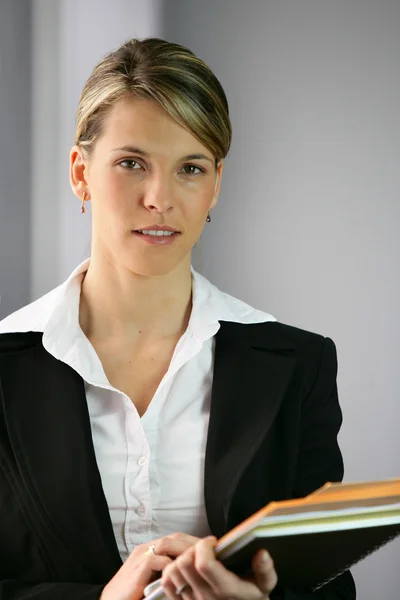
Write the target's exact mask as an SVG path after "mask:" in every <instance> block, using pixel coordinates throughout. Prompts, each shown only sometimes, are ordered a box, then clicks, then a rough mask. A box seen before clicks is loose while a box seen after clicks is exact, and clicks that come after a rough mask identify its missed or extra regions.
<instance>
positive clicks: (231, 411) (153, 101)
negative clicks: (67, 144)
mask: <svg viewBox="0 0 400 600" xmlns="http://www.w3.org/2000/svg"><path fill="white" fill-rule="evenodd" d="M230 142H231V125H230V121H229V114H228V104H227V101H226V97H225V94H224V92H223V90H222V88H221V85H220V84H219V82H218V80H217V79H216V77H215V76H214V74H213V73H212V72H211V71H210V70H209V68H208V67H207V66H206V65H205V64H204V63H203V62H202V61H201V60H199V59H198V58H197V57H195V56H194V55H193V53H192V52H190V51H189V50H188V49H186V48H184V47H182V46H179V45H177V44H171V43H168V42H166V41H163V40H159V39H146V40H143V41H138V40H135V39H133V40H130V41H128V42H127V43H125V44H124V45H122V46H121V47H120V48H119V49H118V50H117V51H115V52H113V53H111V54H109V55H108V56H106V57H105V58H104V60H102V61H101V62H100V63H99V64H98V65H97V67H96V68H95V69H94V71H93V73H92V75H91V76H90V78H89V79H88V81H87V83H86V85H85V87H84V89H83V91H82V95H81V99H80V103H79V108H78V116H77V127H76V139H75V145H74V147H73V149H72V151H71V155H70V179H71V185H72V189H73V191H74V193H75V195H76V196H77V197H78V198H79V199H80V201H81V210H82V212H85V206H86V202H88V201H91V206H92V249H91V258H90V260H87V261H85V262H84V263H82V264H81V265H79V266H78V267H77V269H76V270H75V271H74V272H73V273H72V274H71V276H70V277H69V278H68V280H67V281H66V282H64V283H63V284H62V285H61V286H59V287H58V288H56V289H54V290H52V291H51V292H49V293H48V294H46V295H45V296H43V297H42V298H40V299H39V300H37V301H36V302H34V303H32V304H30V305H29V306H27V307H24V308H22V309H21V310H19V311H17V312H16V313H14V314H12V315H10V316H9V317H7V318H6V319H4V320H3V321H2V323H0V333H1V335H0V381H1V388H0V389H1V395H2V402H1V403H0V406H1V413H0V427H1V437H0V440H1V443H0V507H1V510H0V515H1V516H0V539H1V547H0V600H22V599H23V598H37V600H45V599H49V600H50V599H51V600H57V599H64V598H65V599H67V598H68V599H71V598H74V599H76V600H81V599H82V600H83V599H88V600H92V599H93V600H94V599H98V598H101V600H133V599H137V598H141V597H142V595H143V590H144V587H145V586H146V585H147V584H148V583H149V582H150V581H152V580H153V579H154V577H155V576H156V574H157V573H158V572H160V571H162V578H163V585H164V589H165V592H166V594H167V596H168V598H176V597H177V595H178V596H181V597H182V598H183V599H184V600H189V599H192V598H196V599H200V598H202V599H203V598H206V599H210V600H211V599H213V598H242V599H249V600H250V599H253V598H254V599H256V598H268V597H270V598H271V599H273V598H280V599H283V598H285V599H288V598H291V599H296V600H305V599H306V598H311V597H312V598H321V599H322V598H324V599H329V600H334V599H342V600H350V599H353V598H355V591H354V584H353V581H352V578H351V575H350V574H349V573H348V572H346V573H344V574H343V575H342V576H340V577H338V578H337V579H336V580H334V581H333V582H331V583H330V584H328V585H326V586H325V587H324V588H322V589H321V590H320V591H319V592H315V593H313V594H300V593H294V592H292V591H291V590H287V589H284V588H283V587H282V586H281V585H280V583H279V582H278V583H277V581H276V573H275V571H274V568H273V563H272V560H271V557H269V556H268V554H266V553H264V554H263V553H262V552H260V553H258V554H257V555H255V557H254V559H253V570H254V576H253V578H252V579H246V580H245V579H241V578H239V577H237V576H236V575H234V574H233V573H230V572H229V571H227V570H226V569H225V568H224V567H223V566H222V565H221V564H220V563H218V562H217V561H216V560H215V555H214V551H213V548H214V546H215V542H216V537H220V536H221V535H222V534H223V533H225V532H226V531H228V530H229V529H231V528H232V527H233V526H234V525H236V524H237V523H239V522H240V521H242V520H243V519H244V518H246V517H247V516H249V515H250V514H252V513H253V512H255V511H256V510H257V509H258V508H260V507H261V506H264V505H265V504H267V503H268V502H269V501H270V500H273V499H275V500H279V499H285V498H291V497H300V496H303V495H306V494H307V493H309V492H311V491H313V490H315V489H316V488H318V487H320V486H321V485H323V484H324V483H325V482H326V481H327V480H334V481H339V480H341V478H342V476H343V463H342V457H341V453H340V451H339V448H338V445H337V433H338V430H339V428H340V424H341V411H340V408H339V404H338V400H337V391H336V355H335V347H334V345H333V342H332V341H331V340H329V339H324V338H323V337H321V336H318V335H315V334H311V333H308V332H305V331H301V330H299V329H295V328H292V327H289V326H286V325H283V324H280V323H277V322H276V320H275V319H274V318H273V317H272V316H271V315H269V314H267V313H264V312H261V311H258V310H256V309H253V308H252V307H250V306H248V305H246V304H244V303H243V302H241V301H239V300H237V299H235V298H232V297H231V296H228V295H227V294H224V293H223V292H221V291H220V290H218V289H217V288H216V287H215V286H213V285H211V283H209V282H208V281H207V280H206V279H205V278H204V277H202V276H201V275H199V274H198V273H197V272H195V271H194V270H193V269H192V268H191V251H192V248H193V246H194V244H195V243H196V241H197V240H198V239H199V236H200V234H201V232H202V229H203V226H204V224H205V222H206V221H208V222H209V221H210V220H211V218H210V211H211V209H212V208H213V207H214V206H215V204H216V202H217V200H218V195H219V191H220V186H221V177H222V171H223V165H224V158H225V156H226V155H227V153H228V150H229V146H230ZM177 532H178V533H177ZM213 536H215V537H213ZM199 538H200V539H199ZM173 558H176V560H175V561H173V560H172V559H173ZM293 559H294V560H296V557H293Z"/></svg>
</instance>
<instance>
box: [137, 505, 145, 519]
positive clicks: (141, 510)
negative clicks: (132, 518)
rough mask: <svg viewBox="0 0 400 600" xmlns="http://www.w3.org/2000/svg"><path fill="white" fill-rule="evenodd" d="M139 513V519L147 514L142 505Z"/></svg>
mask: <svg viewBox="0 0 400 600" xmlns="http://www.w3.org/2000/svg"><path fill="white" fill-rule="evenodd" d="M137 511H138V515H139V517H144V515H145V514H146V509H145V507H144V506H143V505H142V504H141V505H140V506H139V507H138V509H137Z"/></svg>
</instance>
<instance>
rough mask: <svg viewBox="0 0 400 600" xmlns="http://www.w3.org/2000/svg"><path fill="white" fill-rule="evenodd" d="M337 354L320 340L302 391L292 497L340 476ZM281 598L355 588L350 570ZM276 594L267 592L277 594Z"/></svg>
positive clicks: (339, 593) (326, 597)
mask: <svg viewBox="0 0 400 600" xmlns="http://www.w3.org/2000/svg"><path fill="white" fill-rule="evenodd" d="M336 377H337V356H336V347H335V344H334V343H333V341H332V340H331V339H329V338H325V339H324V340H323V342H322V344H321V351H320V355H319V360H318V367H317V369H316V372H315V376H313V377H310V380H311V383H310V384H309V385H308V390H307V391H306V392H305V396H304V400H303V403H302V412H301V434H300V447H299V453H298V462H297V468H296V476H295V483H294V490H293V497H303V496H306V495H307V494H310V493H311V492H313V491H314V490H316V489H318V488H319V487H321V486H322V485H324V484H325V483H326V482H327V481H331V482H338V481H342V479H343V472H344V470H343V459H342V454H341V452H340V449H339V446H338V442H337V435H338V433H339V429H340V426H341V424H342V412H341V409H340V406H339V399H338V392H337V383H336ZM281 597H282V600H283V599H284V600H354V599H355V598H356V589H355V585H354V580H353V577H352V576H351V574H350V571H346V572H345V573H343V574H342V575H340V576H338V577H337V578H336V579H334V580H333V581H331V582H330V583H328V584H326V585H325V586H323V587H322V588H321V589H320V590H317V591H316V592H312V593H306V594H304V593H295V592H292V591H288V590H285V592H284V596H281ZM281 597H280V596H279V595H277V596H273V595H272V596H271V600H274V598H276V599H279V600H280V598H281Z"/></svg>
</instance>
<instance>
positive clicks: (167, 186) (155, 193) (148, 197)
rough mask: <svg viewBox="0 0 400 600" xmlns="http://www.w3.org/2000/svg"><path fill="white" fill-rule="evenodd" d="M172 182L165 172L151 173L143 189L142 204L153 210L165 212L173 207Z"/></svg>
mask: <svg viewBox="0 0 400 600" xmlns="http://www.w3.org/2000/svg"><path fill="white" fill-rule="evenodd" d="M172 198H173V194H172V184H171V181H169V178H168V176H167V175H166V174H163V173H161V172H158V173H153V174H152V175H151V177H149V178H148V179H147V183H146V187H145V191H144V199H143V201H144V205H145V207H146V208H147V209H148V210H151V211H153V212H160V213H166V212H168V211H170V210H171V209H172V207H173V200H172Z"/></svg>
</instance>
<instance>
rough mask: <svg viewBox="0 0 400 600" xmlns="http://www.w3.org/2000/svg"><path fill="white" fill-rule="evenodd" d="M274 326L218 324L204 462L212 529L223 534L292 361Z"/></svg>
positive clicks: (285, 385)
mask: <svg viewBox="0 0 400 600" xmlns="http://www.w3.org/2000/svg"><path fill="white" fill-rule="evenodd" d="M274 334H275V329H274V324H273V323H265V324H264V323H262V324H251V325H243V324H239V323H230V322H229V323H228V322H221V328H220V330H219V331H218V333H217V335H216V345H215V358H214V377H213V387H212V399H211V412H210V421H209V431H208V438H207V448H206V460H205V503H206V509H207V516H208V521H209V525H210V528H211V530H212V531H213V533H214V534H215V535H217V536H220V535H222V534H223V533H225V527H226V523H227V519H228V513H229V507H230V504H231V500H232V496H233V494H234V492H235V489H236V486H237V484H238V481H239V479H240V477H241V475H242V474H243V472H244V470H245V469H246V466H247V465H248V464H249V462H250V460H251V458H252V457H253V456H254V454H255V453H256V451H257V449H258V447H259V445H260V443H261V441H262V440H263V439H264V438H265V436H266V435H267V433H268V430H269V428H270V427H271V424H272V423H273V421H274V418H275V415H276V414H277V412H278V410H279V407H280V405H281V402H282V399H283V397H284V395H285V392H286V390H287V388H288V385H289V382H290V379H291V376H292V373H293V369H294V366H295V363H296V358H295V356H294V353H293V348H292V346H291V344H290V343H288V344H287V345H282V341H280V342H279V343H277V341H276V340H275V335H274Z"/></svg>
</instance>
